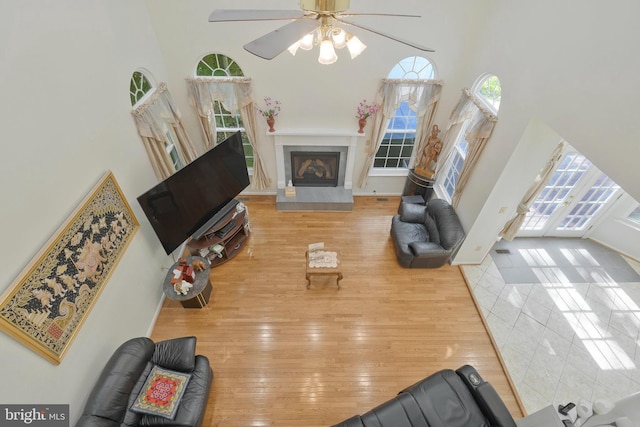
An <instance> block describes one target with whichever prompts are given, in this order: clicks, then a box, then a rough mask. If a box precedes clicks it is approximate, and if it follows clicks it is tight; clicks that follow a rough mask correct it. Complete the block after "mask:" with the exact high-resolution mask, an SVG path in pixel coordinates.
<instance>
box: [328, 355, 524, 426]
mask: <svg viewBox="0 0 640 427" xmlns="http://www.w3.org/2000/svg"><path fill="white" fill-rule="evenodd" d="M333 427H516V423H515V421H514V419H513V417H512V416H511V414H510V413H509V410H508V409H507V407H506V406H505V404H504V402H503V401H502V399H500V396H498V393H497V392H496V390H495V389H494V388H493V386H492V385H491V384H490V383H488V382H486V381H484V380H483V379H482V377H481V376H480V374H479V373H478V371H476V369H475V368H473V367H472V366H469V365H465V366H463V367H461V368H460V369H458V370H457V371H453V370H450V369H447V370H443V371H440V372H437V373H435V374H433V375H431V376H429V377H427V378H425V379H423V380H421V381H419V382H417V383H416V384H414V385H412V386H410V387H407V388H406V389H404V390H402V391H401V392H400V393H398V395H397V396H396V397H394V398H393V399H391V400H389V401H387V402H385V403H383V404H381V405H379V406H377V407H376V408H374V409H372V410H370V411H369V412H367V413H365V414H363V415H356V416H353V417H351V418H349V419H347V420H345V421H343V422H341V423H339V424H335V425H334V426H333Z"/></svg>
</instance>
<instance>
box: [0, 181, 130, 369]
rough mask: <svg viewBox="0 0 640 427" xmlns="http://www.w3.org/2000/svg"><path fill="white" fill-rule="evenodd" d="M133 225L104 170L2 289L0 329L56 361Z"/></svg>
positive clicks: (124, 202) (68, 344) (115, 261)
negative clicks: (47, 238) (34, 254)
mask: <svg viewBox="0 0 640 427" xmlns="http://www.w3.org/2000/svg"><path fill="white" fill-rule="evenodd" d="M137 229H138V221H137V220H136V217H135V216H134V214H133V211H132V210H131V207H130V206H129V204H128V203H127V200H126V199H125V197H124V195H123V194H122V191H121V190H120V187H119V186H118V183H117V182H116V179H115V177H114V176H113V173H111V172H108V173H107V174H105V175H104V176H103V177H102V179H101V180H100V182H98V184H97V185H96V186H95V187H94V188H93V189H92V190H91V192H90V193H89V194H88V195H87V197H86V198H85V199H84V200H83V201H82V202H81V203H80V205H79V206H78V207H77V208H76V209H75V210H74V211H73V213H72V214H71V215H70V216H69V218H68V219H67V220H66V221H65V222H64V224H62V226H61V227H60V228H59V229H58V231H56V232H55V234H54V235H53V236H52V237H51V239H50V240H49V241H48V242H47V243H46V244H45V245H44V246H43V248H42V249H41V250H40V252H38V254H37V255H36V256H35V257H34V258H33V259H32V260H31V262H30V263H29V265H27V266H26V267H25V269H24V270H23V271H22V273H20V275H19V276H18V278H17V279H16V280H15V281H14V282H13V284H12V285H10V286H9V288H7V290H6V291H5V292H4V294H3V295H2V297H1V298H0V329H2V330H4V331H5V332H6V333H8V334H9V335H10V336H12V337H13V338H15V339H17V340H18V341H20V342H21V343H23V344H24V345H26V346H27V347H29V348H30V349H31V350H34V351H35V352H37V353H38V354H40V355H41V356H43V357H44V358H46V359H47V360H49V361H50V362H53V363H55V364H59V363H60V361H61V360H62V358H63V357H64V355H65V353H66V352H67V350H68V349H69V347H71V343H72V341H73V339H74V338H75V336H76V335H77V333H78V331H79V330H80V327H81V326H82V324H83V323H84V320H85V319H86V317H87V316H88V315H89V312H90V310H91V308H92V307H93V305H94V304H95V302H96V301H97V299H98V297H99V296H100V293H101V292H102V289H103V288H104V287H105V286H106V283H107V280H109V277H110V276H111V273H112V272H113V270H114V269H115V267H116V265H117V264H118V261H119V260H120V258H121V257H122V255H123V254H124V252H125V250H126V248H127V246H128V245H129V243H130V242H131V240H132V237H133V235H134V234H135V232H136V231H137Z"/></svg>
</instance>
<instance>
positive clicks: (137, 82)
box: [129, 71, 153, 107]
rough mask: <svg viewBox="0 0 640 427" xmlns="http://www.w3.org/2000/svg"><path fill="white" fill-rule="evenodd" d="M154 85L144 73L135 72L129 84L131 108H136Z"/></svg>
mask: <svg viewBox="0 0 640 427" xmlns="http://www.w3.org/2000/svg"><path fill="white" fill-rule="evenodd" d="M152 89H153V85H152V84H151V82H150V81H149V78H148V77H147V76H146V75H145V74H144V73H143V72H142V71H134V72H133V75H132V76H131V82H130V83H129V96H130V97H131V106H132V107H133V106H135V105H136V104H137V103H138V102H140V100H141V99H142V98H143V97H144V96H145V95H146V94H147V93H149V92H150V91H151V90H152Z"/></svg>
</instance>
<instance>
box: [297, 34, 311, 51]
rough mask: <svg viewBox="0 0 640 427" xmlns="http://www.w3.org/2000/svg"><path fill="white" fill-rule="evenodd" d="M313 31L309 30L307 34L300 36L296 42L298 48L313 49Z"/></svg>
mask: <svg viewBox="0 0 640 427" xmlns="http://www.w3.org/2000/svg"><path fill="white" fill-rule="evenodd" d="M313 33H314V32H313V31H312V32H310V33H309V34H306V35H305V36H304V37H302V38H301V39H300V40H299V41H298V43H299V46H298V47H299V48H300V49H302V50H311V49H313Z"/></svg>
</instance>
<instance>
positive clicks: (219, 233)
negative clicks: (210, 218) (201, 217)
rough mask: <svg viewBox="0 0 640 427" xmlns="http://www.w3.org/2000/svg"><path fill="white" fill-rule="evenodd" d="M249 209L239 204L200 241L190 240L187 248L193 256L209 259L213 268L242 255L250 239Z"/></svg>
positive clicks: (206, 232) (204, 234)
mask: <svg viewBox="0 0 640 427" xmlns="http://www.w3.org/2000/svg"><path fill="white" fill-rule="evenodd" d="M249 232H250V230H249V214H248V212H247V207H246V206H244V205H243V204H238V205H237V207H236V208H235V209H233V210H232V211H230V212H228V213H227V214H226V215H225V216H224V217H223V218H222V219H220V220H219V221H218V222H217V223H215V224H213V225H212V226H211V228H210V229H209V230H207V231H205V232H204V233H203V235H202V237H200V238H199V239H194V238H192V239H190V240H189V241H188V242H187V247H188V248H189V252H190V253H191V255H197V256H202V257H204V258H207V259H208V260H209V262H210V263H211V267H212V268H213V267H215V266H218V265H220V264H223V263H225V262H227V261H229V260H230V259H232V258H233V257H235V256H236V255H238V253H240V250H241V249H242V247H243V246H244V245H245V244H246V243H247V240H248V239H249Z"/></svg>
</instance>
